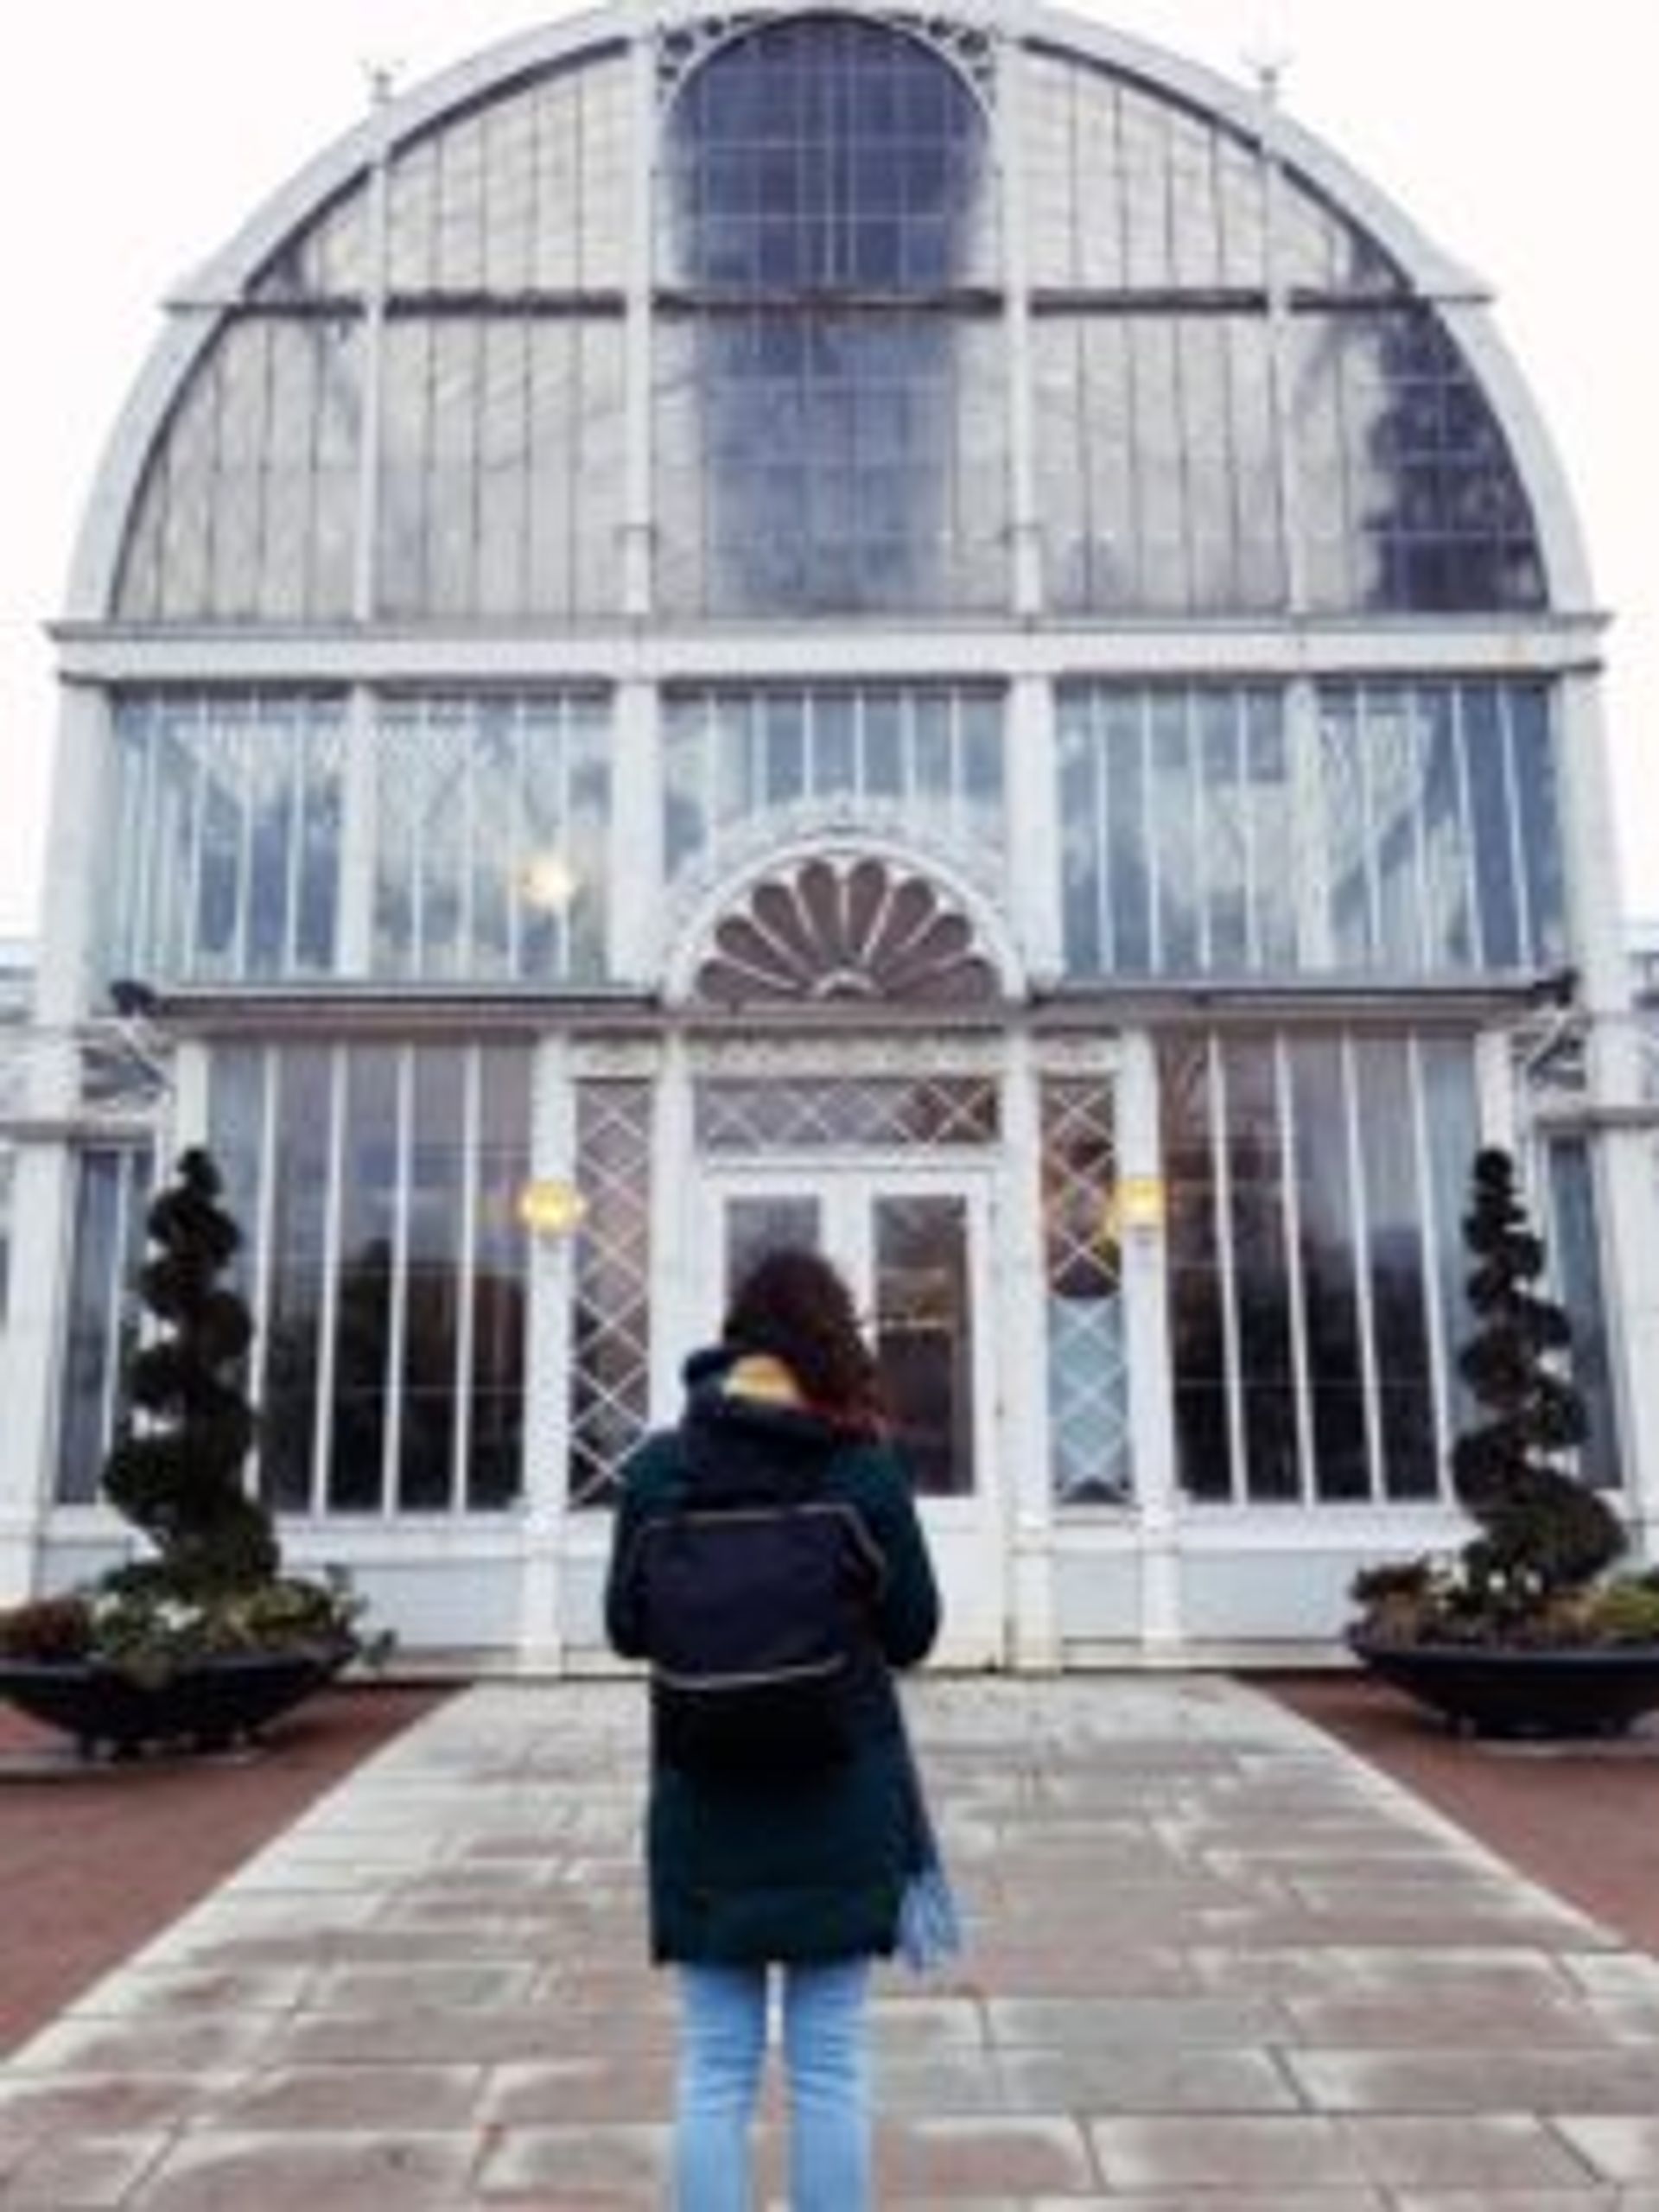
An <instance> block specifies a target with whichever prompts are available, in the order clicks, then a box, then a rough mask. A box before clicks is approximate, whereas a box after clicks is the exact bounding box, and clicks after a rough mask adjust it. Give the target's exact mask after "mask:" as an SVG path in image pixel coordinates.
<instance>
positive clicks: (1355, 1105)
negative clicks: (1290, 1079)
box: [1341, 1031, 1388, 1503]
mask: <svg viewBox="0 0 1659 2212" xmlns="http://www.w3.org/2000/svg"><path fill="white" fill-rule="evenodd" d="M1341 1052H1342V1102H1343V1120H1344V1123H1345V1125H1346V1133H1347V1139H1348V1196H1349V1218H1350V1220H1351V1223H1352V1225H1353V1233H1352V1236H1351V1243H1352V1246H1353V1254H1354V1310H1355V1313H1356V1315H1357V1324H1358V1329H1359V1374H1360V1385H1361V1391H1362V1395H1363V1402H1364V1409H1365V1456H1366V1459H1367V1462H1368V1464H1369V1466H1370V1495H1371V1499H1372V1502H1373V1503H1376V1502H1378V1501H1381V1500H1383V1499H1386V1497H1387V1496H1388V1485H1387V1483H1386V1481H1385V1479H1384V1469H1383V1421H1382V1408H1380V1406H1379V1405H1378V1402H1377V1375H1376V1344H1375V1342H1374V1341H1373V1339H1372V1334H1371V1320H1372V1314H1371V1259H1370V1208H1369V1207H1368V1206H1367V1205H1366V1203H1365V1154H1364V1147H1363V1144H1362V1142H1361V1137H1360V1127H1359V1083H1358V1071H1357V1069H1356V1067H1355V1065H1354V1040H1353V1038H1352V1036H1351V1034H1350V1033H1347V1032H1345V1031H1344V1034H1343V1038H1342V1043H1341Z"/></svg>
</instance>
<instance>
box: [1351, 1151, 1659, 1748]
mask: <svg viewBox="0 0 1659 2212" xmlns="http://www.w3.org/2000/svg"><path fill="white" fill-rule="evenodd" d="M1464 1239H1465V1244H1466V1246H1467V1249H1468V1251H1469V1254H1470V1256H1471V1260H1472V1261H1473V1262H1474V1265H1473V1268H1472V1270H1471V1274H1470V1276H1469V1298H1470V1303H1471V1306H1473V1308H1474V1311H1475V1313H1476V1316H1477V1320H1478V1326H1477V1328H1476V1331H1475V1333H1474V1334H1473V1336H1472V1337H1471V1339H1470V1341H1469V1343H1468V1344H1466V1345H1465V1347H1464V1349H1463V1351H1462V1352H1461V1353H1460V1354H1459V1361H1458V1365H1459V1372H1460V1373H1461V1374H1462V1376H1463V1377H1464V1379H1465V1382H1467V1383H1468V1384H1469V1387H1470V1389H1471V1392H1472V1393H1473V1395H1474V1397H1475V1399H1476V1402H1477V1403H1478V1405H1479V1406H1480V1407H1481V1408H1483V1410H1484V1414H1485V1418H1484V1420H1483V1421H1480V1422H1478V1424H1477V1425H1476V1426H1474V1427H1471V1428H1470V1429H1469V1430H1467V1431H1466V1432H1465V1434H1463V1435H1462V1436H1460V1437H1459V1439H1458V1440H1457V1443H1456V1445H1455V1446H1454V1448H1453V1452H1452V1479H1453V1483H1454V1486H1455V1488H1456V1491H1457V1495H1458V1498H1459V1503H1461V1504H1462V1505H1463V1506H1464V1508H1465V1510H1466V1511H1467V1512H1468V1514H1469V1515H1470V1516H1471V1519H1472V1520H1473V1521H1474V1522H1476V1523H1477V1529H1478V1533H1477V1534H1476V1535H1473V1536H1471V1538H1470V1539H1469V1541H1467V1542H1466V1543H1465V1544H1464V1545H1463V1546H1462V1548H1461V1549H1460V1550H1459V1552H1457V1553H1456V1554H1454V1555H1453V1556H1452V1558H1450V1559H1448V1560H1436V1559H1427V1558H1424V1559H1416V1560H1408V1561H1406V1562H1403V1563H1394V1564H1389V1565H1386V1566H1382V1567H1372V1568H1369V1569H1367V1570H1366V1571H1365V1572H1363V1573H1361V1574H1359V1575H1358V1576H1357V1577H1356V1579H1355V1581H1354V1585H1353V1593H1352V1594H1353V1596H1354V1598H1355V1599H1356V1600H1357V1603H1358V1605H1359V1606H1360V1608H1361V1612H1360V1617H1359V1618H1358V1620H1357V1622H1355V1623H1354V1624H1353V1626H1352V1627H1351V1630H1350V1632H1349V1641H1350V1643H1351V1646H1352V1648H1353V1649H1354V1650H1355V1651H1356V1652H1357V1655H1358V1656H1360V1657H1361V1658H1362V1659H1363V1661H1364V1662H1365V1663H1366V1664H1367V1665H1368V1666H1370V1667H1371V1668H1373V1669H1375V1670H1376V1672H1378V1673H1379V1674H1382V1675H1385V1676H1386V1677H1388V1678H1389V1680H1391V1681H1395V1682H1397V1683H1398V1684H1399V1685H1400V1686H1401V1687H1402V1688H1405V1689H1407V1690H1408V1691H1409V1692H1410V1693H1411V1694H1413V1695H1414V1696H1415V1697H1418V1698H1420V1699H1421V1700H1423V1701H1424V1702H1425V1703H1427V1704H1429V1705H1431V1706H1433V1707H1435V1708H1436V1709H1437V1710H1440V1711H1441V1712H1443V1713H1446V1716H1447V1718H1448V1719H1452V1720H1453V1721H1454V1722H1456V1723H1458V1724H1459V1725H1461V1726H1468V1727H1472V1728H1476V1729H1492V1730H1527V1731H1535V1732H1549V1733H1574V1734H1577V1733H1586V1732H1611V1731H1614V1730H1618V1729H1623V1728H1625V1727H1628V1726H1630V1722H1631V1721H1632V1720H1633V1719H1635V1718H1636V1717H1637V1714H1638V1713H1642V1712H1643V1711H1645V1710H1647V1708H1648V1707H1650V1706H1653V1705H1659V1574H1655V1573H1647V1574H1639V1575H1630V1574H1626V1575H1622V1576H1614V1575H1613V1574H1611V1572H1610V1570H1611V1568H1612V1567H1613V1565H1614V1563H1615V1562H1616V1561H1617V1560H1618V1559H1619V1557H1620V1556H1621V1555H1622V1554H1623V1553H1624V1550H1625V1548H1626V1535H1625V1529H1624V1523H1623V1522H1622V1521H1621V1519H1620V1518H1619V1516H1618V1514H1617V1513H1616V1512H1615V1511H1614V1510H1613V1509H1612V1507H1611V1505H1609V1504H1608V1503H1607V1501H1606V1500H1605V1498H1604V1497H1600V1496H1599V1495H1598V1494H1597V1493H1596V1492H1595V1491H1591V1490H1588V1489H1586V1487H1585V1485H1584V1484H1582V1483H1580V1482H1579V1481H1577V1480H1576V1479H1575V1478H1574V1477H1573V1475H1572V1474H1570V1473H1569V1472H1568V1471H1567V1469H1566V1468H1565V1467H1564V1466H1562V1465H1561V1464H1560V1459H1561V1455H1562V1454H1563V1453H1565V1452H1568V1451H1570V1450H1571V1449H1572V1448H1573V1446H1575V1445H1577V1444H1579V1443H1581V1442H1582V1441H1583V1439H1584V1436H1585V1433H1586V1419H1585V1409H1584V1403H1583V1400H1582V1398H1581V1397H1580V1394H1579V1393H1578V1392H1577V1391H1576V1390H1575V1389H1573V1386H1572V1384H1571V1383H1569V1382H1568V1381H1567V1379H1566V1378H1565V1377H1564V1376H1562V1375H1561V1373H1560V1371H1559V1369H1558V1367H1557V1365H1556V1364H1555V1363H1556V1362H1557V1361H1559V1359H1560V1357H1561V1356H1562V1355H1563V1354H1564V1353H1565V1352H1566V1351H1567V1350H1568V1349H1569V1347H1570V1345H1571V1342H1572V1327H1571V1324H1570V1323H1569V1321H1568V1319H1567V1314H1566V1313H1565V1312H1564V1311H1563V1310H1562V1308H1561V1307H1560V1306H1558V1305H1556V1304H1554V1302H1553V1301H1552V1300H1549V1299H1548V1298H1545V1297H1544V1296H1542V1295H1541V1293H1540V1291H1539V1289H1538V1287H1537V1286H1538V1284H1539V1281H1540V1280H1541V1277H1542V1275H1543V1273H1544V1248H1543V1244H1542V1243H1541V1240H1540V1238H1539V1237H1538V1236H1536V1235H1535V1233H1534V1232H1533V1230H1531V1228H1530V1227H1529V1224H1528V1217H1527V1211H1526V1207H1525V1205H1524V1203H1523V1200H1522V1197H1521V1194H1520V1192H1519V1190H1518V1188H1517V1183H1516V1171H1515V1164H1514V1161H1513V1160H1511V1158H1510V1155H1509V1154H1508V1153H1506V1152H1503V1151H1499V1150H1497V1149H1496V1148H1489V1149H1487V1150H1484V1151H1482V1152H1480V1153H1478V1154H1477V1155H1476V1157H1475V1162H1474V1176H1473V1194H1472V1203H1471V1210H1470V1211H1469V1214H1468V1215H1467V1217H1465V1222H1464Z"/></svg>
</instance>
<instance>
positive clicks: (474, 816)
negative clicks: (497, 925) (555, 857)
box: [455, 693, 479, 976]
mask: <svg viewBox="0 0 1659 2212" xmlns="http://www.w3.org/2000/svg"><path fill="white" fill-rule="evenodd" d="M466 711H467V723H466V725H465V726H464V729H465V734H464V735H463V737H462V740H461V912H460V916H459V918H458V933H459V936H460V939H461V942H460V944H458V945H457V947H456V959H455V969H456V973H457V975H459V976H476V975H477V974H478V972H479V961H478V937H477V907H478V899H477V893H476V888H475V886H474V874H475V872H476V869H477V866H478V790H477V783H478V701H477V695H476V693H474V696H472V698H470V699H469V700H468V701H467V709H466Z"/></svg>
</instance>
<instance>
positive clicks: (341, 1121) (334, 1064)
mask: <svg viewBox="0 0 1659 2212" xmlns="http://www.w3.org/2000/svg"><path fill="white" fill-rule="evenodd" d="M348 1051H349V1048H348V1047H347V1046H344V1045H335V1046H332V1047H331V1048H330V1051H329V1054H328V1184H327V1189H326V1190H325V1191H324V1192H323V1199H322V1294H321V1297H320V1299H319V1300H318V1301H317V1306H318V1313H317V1334H318V1343H317V1403H316V1410H315V1415H314V1417H313V1426H312V1432H311V1510H312V1512H313V1513H314V1514H317V1515H321V1514H325V1513H327V1510H328V1473H329V1462H330V1460H331V1459H332V1458H333V1456H334V1333H335V1328H336V1325H337V1323H338V1320H339V1316H340V1216H341V1213H342V1211H343V1210H344V1205H345V1185H346V1178H345V1175H344V1173H343V1172H342V1165H343V1155H344V1151H345V1143H346V1073H347V1054H348ZM272 1118H273V1120H274V1119H275V1116H272ZM272 1169H273V1173H274V1172H275V1160H274V1159H273V1162H272Z"/></svg>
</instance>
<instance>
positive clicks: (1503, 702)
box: [1494, 683, 1538, 967]
mask: <svg viewBox="0 0 1659 2212" xmlns="http://www.w3.org/2000/svg"><path fill="white" fill-rule="evenodd" d="M1494 688H1495V692H1496V696H1497V735H1498V745H1499V747H1500V752H1499V766H1500V768H1501V769H1502V771H1503V813H1504V817H1505V820H1504V826H1505V829H1507V831H1508V834H1509V842H1510V884H1511V896H1512V898H1513V899H1514V902H1515V941H1516V947H1517V948H1518V950H1519V952H1520V956H1521V962H1522V966H1526V967H1529V966H1531V964H1532V963H1533V962H1534V961H1535V960H1536V958H1537V957H1538V956H1537V950H1536V948H1535V945H1534V944H1533V941H1532V879H1531V870H1530V869H1529V867H1528V865H1527V846H1526V839H1525V838H1524V837H1523V836H1522V835H1521V792H1520V786H1519V784H1518V783H1517V781H1516V772H1515V715H1514V706H1515V696H1514V693H1513V691H1512V690H1510V686H1509V685H1508V684H1507V683H1499V684H1497V685H1496V686H1495V687H1494Z"/></svg>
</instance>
